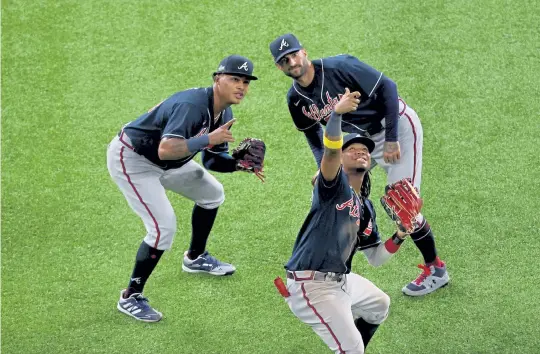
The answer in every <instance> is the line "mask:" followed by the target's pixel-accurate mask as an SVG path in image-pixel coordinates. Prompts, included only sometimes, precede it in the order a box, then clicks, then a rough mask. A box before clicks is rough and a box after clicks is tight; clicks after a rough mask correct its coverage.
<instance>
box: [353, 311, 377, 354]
mask: <svg viewBox="0 0 540 354" xmlns="http://www.w3.org/2000/svg"><path fill="white" fill-rule="evenodd" d="M354 324H355V326H356V329H358V332H360V334H361V335H362V340H363V341H364V349H365V348H367V345H368V343H369V341H370V340H371V337H373V335H374V334H375V331H376V330H377V328H379V325H378V324H371V323H367V322H366V321H364V319H363V318H361V317H360V318H358V319H357V320H355V321H354Z"/></svg>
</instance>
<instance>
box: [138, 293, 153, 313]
mask: <svg viewBox="0 0 540 354" xmlns="http://www.w3.org/2000/svg"><path fill="white" fill-rule="evenodd" d="M135 299H136V300H137V302H138V303H139V305H140V306H141V307H142V309H143V310H147V309H149V308H151V307H150V305H148V299H147V298H145V297H144V296H142V295H137V296H135Z"/></svg>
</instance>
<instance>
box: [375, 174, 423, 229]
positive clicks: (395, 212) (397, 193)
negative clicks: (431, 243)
mask: <svg viewBox="0 0 540 354" xmlns="http://www.w3.org/2000/svg"><path fill="white" fill-rule="evenodd" d="M381 204H382V206H383V207H384V210H385V211H386V213H387V214H388V216H390V218H391V219H392V220H394V221H395V223H396V224H397V226H398V228H399V229H400V230H401V231H403V232H405V233H408V234H410V233H411V232H413V231H414V229H415V228H416V227H418V223H417V216H418V215H419V214H420V210H421V209H422V204H423V201H422V198H420V195H419V194H418V191H417V190H416V188H415V187H414V186H413V185H412V183H411V180H410V179H409V178H405V179H402V180H400V181H397V182H396V183H394V184H391V185H390V186H388V187H387V190H386V194H385V195H384V196H383V197H382V198H381Z"/></svg>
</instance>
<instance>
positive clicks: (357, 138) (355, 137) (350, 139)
mask: <svg viewBox="0 0 540 354" xmlns="http://www.w3.org/2000/svg"><path fill="white" fill-rule="evenodd" d="M354 143H360V144H363V145H365V146H366V147H367V148H368V151H369V153H370V154H371V153H372V152H373V149H375V142H373V140H371V139H370V138H368V137H366V136H362V135H360V134H354V133H353V134H347V135H345V137H343V146H342V147H341V150H345V149H346V148H347V146H349V145H351V144H354Z"/></svg>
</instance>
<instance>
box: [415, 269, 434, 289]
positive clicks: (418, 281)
mask: <svg viewBox="0 0 540 354" xmlns="http://www.w3.org/2000/svg"><path fill="white" fill-rule="evenodd" d="M418 268H420V269H422V274H420V275H419V276H418V278H416V279H415V280H414V282H415V284H416V285H420V284H422V282H423V281H424V280H426V278H427V277H429V276H430V275H431V269H429V267H428V266H427V265H425V264H419V265H418Z"/></svg>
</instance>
